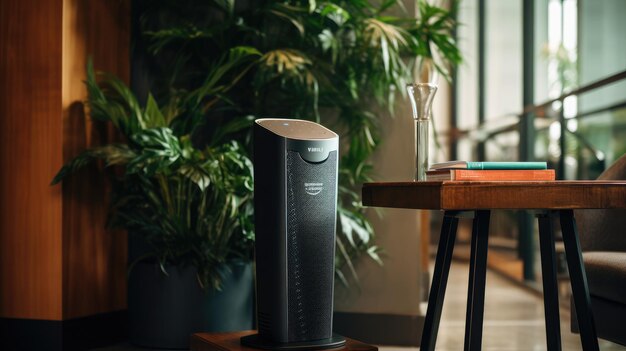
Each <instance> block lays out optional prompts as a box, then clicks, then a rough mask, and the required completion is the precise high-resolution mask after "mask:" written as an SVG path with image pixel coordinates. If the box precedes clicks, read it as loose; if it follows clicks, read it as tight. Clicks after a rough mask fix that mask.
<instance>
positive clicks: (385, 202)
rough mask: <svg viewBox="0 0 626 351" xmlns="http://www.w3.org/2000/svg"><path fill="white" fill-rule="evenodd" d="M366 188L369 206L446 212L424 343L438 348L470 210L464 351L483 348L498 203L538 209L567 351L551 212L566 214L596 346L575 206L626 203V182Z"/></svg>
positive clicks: (573, 270) (552, 312) (576, 277)
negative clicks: (456, 251) (458, 241)
mask: <svg viewBox="0 0 626 351" xmlns="http://www.w3.org/2000/svg"><path fill="white" fill-rule="evenodd" d="M362 193H363V204H364V205H365V206H375V207H393V208H409V209H430V210H443V211H444V219H443V224H442V227H441V236H440V239H439V246H438V249H437V256H436V259H435V270H434V274H433V281H432V285H431V287H430V294H429V297H428V310H427V312H426V319H425V323H424V329H423V333H422V341H421V348H420V350H422V351H427V350H434V349H435V343H436V340H437V331H438V329H439V321H440V318H441V310H442V307H443V300H444V295H445V291H446V285H447V281H448V272H449V270H450V262H451V260H452V251H453V248H454V241H455V237H456V230H457V224H458V219H459V217H462V216H467V215H469V216H471V217H473V226H472V241H471V254H470V272H469V288H468V296H467V310H466V319H465V344H464V350H480V349H481V343H482V329H483V310H484V302H485V277H486V271H487V247H488V232H489V217H490V213H491V210H493V209H514V210H536V211H537V218H538V221H539V245H540V252H541V269H542V276H543V278H542V280H543V288H544V309H545V319H546V336H547V343H548V350H561V335H560V332H561V330H560V321H559V300H558V288H557V276H556V264H555V256H556V254H555V247H554V230H553V225H552V223H553V221H552V219H553V218H558V219H559V220H560V222H561V230H562V235H563V242H564V246H565V254H566V258H567V265H568V269H569V273H570V281H571V285H572V295H573V298H574V306H575V309H576V316H577V319H578V322H579V329H580V338H581V341H582V346H583V349H584V350H585V351H587V350H593V351H597V350H598V339H597V336H596V330H595V325H594V321H593V314H592V311H591V300H590V297H589V288H588V286H587V278H586V275H585V268H584V265H583V260H582V253H581V249H580V242H579V239H578V231H577V228H576V221H575V219H574V214H573V210H574V209H592V208H593V209H602V208H626V182H620V181H615V182H609V181H551V182H454V181H445V182H397V183H365V184H364V185H363V191H362Z"/></svg>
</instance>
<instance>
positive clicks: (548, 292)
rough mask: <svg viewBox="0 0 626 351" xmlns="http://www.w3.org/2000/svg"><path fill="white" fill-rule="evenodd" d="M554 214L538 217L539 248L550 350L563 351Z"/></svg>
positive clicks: (544, 214) (548, 213)
mask: <svg viewBox="0 0 626 351" xmlns="http://www.w3.org/2000/svg"><path fill="white" fill-rule="evenodd" d="M553 217H554V212H552V211H547V212H544V213H540V214H538V215H537V219H538V222H539V247H540V250H541V275H542V280H543V308H544V313H545V318H546V339H547V341H548V350H550V351H553V350H559V351H560V350H561V325H560V320H559V290H558V284H557V277H556V252H555V249H554V227H553V223H552V219H553Z"/></svg>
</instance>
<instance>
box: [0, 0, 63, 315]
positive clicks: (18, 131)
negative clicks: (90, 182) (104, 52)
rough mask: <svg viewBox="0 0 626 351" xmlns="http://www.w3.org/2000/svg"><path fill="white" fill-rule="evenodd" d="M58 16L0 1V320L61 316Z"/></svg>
mask: <svg viewBox="0 0 626 351" xmlns="http://www.w3.org/2000/svg"><path fill="white" fill-rule="evenodd" d="M33 8H36V9H37V11H33ZM61 14H62V2H61V1H53V0H49V1H39V0H6V1H5V0H3V1H0V165H1V166H2V172H0V317H10V318H40V319H52V320H59V319H61V317H62V310H61V299H62V297H61V296H62V284H61V275H62V264H61V261H62V258H61V256H60V253H61V245H62V233H61V227H62V223H61V211H62V200H61V189H60V188H59V187H50V186H49V184H50V180H51V179H52V177H53V176H54V174H55V173H56V171H57V170H58V169H59V168H60V167H61V164H62V162H63V159H62V154H61V151H62V149H61V148H62V138H63V126H62V124H61V119H60V115H61V108H62V107H61V35H60V33H61V18H62V17H61Z"/></svg>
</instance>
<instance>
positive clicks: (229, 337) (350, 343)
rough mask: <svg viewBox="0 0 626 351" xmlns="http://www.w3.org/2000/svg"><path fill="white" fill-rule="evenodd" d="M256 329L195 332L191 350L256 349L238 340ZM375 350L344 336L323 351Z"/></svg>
mask: <svg viewBox="0 0 626 351" xmlns="http://www.w3.org/2000/svg"><path fill="white" fill-rule="evenodd" d="M256 333H257V331H256V330H245V331H239V332H231V333H197V334H194V335H192V337H191V350H192V351H258V350H257V349H253V348H251V347H247V346H242V345H241V343H240V342H239V340H240V339H241V337H242V336H247V335H251V334H256ZM333 350H345V351H377V350H378V347H376V346H372V345H368V344H364V343H362V342H360V341H356V340H353V339H350V338H346V345H345V346H343V347H341V348H338V349H328V350H325V351H333Z"/></svg>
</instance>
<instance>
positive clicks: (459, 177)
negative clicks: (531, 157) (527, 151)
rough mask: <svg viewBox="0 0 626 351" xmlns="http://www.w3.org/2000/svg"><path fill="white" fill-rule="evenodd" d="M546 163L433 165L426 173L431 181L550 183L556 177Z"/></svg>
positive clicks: (451, 163)
mask: <svg viewBox="0 0 626 351" xmlns="http://www.w3.org/2000/svg"><path fill="white" fill-rule="evenodd" d="M547 168H548V165H547V163H546V162H467V161H450V162H443V163H435V164H433V165H431V166H430V168H429V169H428V171H427V172H426V180H431V181H444V180H454V181H464V182H466V181H477V182H485V181H550V180H555V179H556V176H555V173H554V170H553V169H547Z"/></svg>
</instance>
